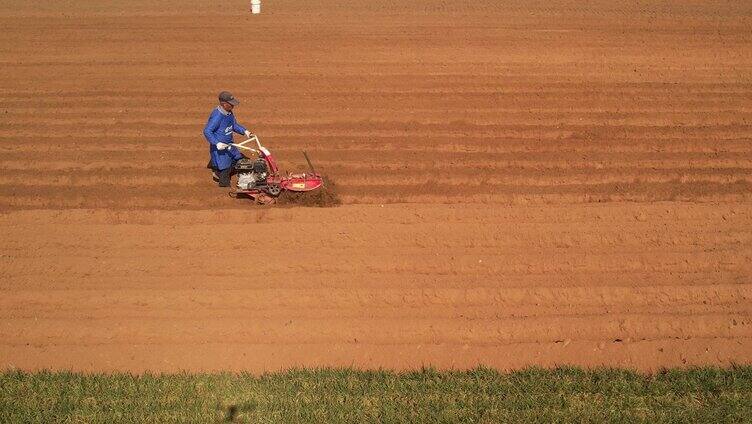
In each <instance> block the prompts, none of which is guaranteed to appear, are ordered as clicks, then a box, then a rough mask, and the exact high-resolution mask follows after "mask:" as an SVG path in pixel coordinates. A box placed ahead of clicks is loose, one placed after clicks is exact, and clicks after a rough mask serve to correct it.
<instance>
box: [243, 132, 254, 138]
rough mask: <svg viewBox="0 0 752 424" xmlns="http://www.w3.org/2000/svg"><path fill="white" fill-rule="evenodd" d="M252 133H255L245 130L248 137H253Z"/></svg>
mask: <svg viewBox="0 0 752 424" xmlns="http://www.w3.org/2000/svg"><path fill="white" fill-rule="evenodd" d="M252 135H253V133H252V132H250V131H248V130H245V137H246V138H251V136H252Z"/></svg>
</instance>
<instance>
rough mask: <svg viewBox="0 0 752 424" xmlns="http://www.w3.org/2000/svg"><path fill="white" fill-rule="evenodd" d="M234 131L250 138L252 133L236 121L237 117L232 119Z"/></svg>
mask: <svg viewBox="0 0 752 424" xmlns="http://www.w3.org/2000/svg"><path fill="white" fill-rule="evenodd" d="M232 130H233V131H235V132H236V133H238V134H243V135H245V136H246V137H250V136H251V135H250V134H251V132H250V131H248V130H247V129H245V127H244V126H242V125H240V124H238V121H237V120H236V119H235V116H233V117H232Z"/></svg>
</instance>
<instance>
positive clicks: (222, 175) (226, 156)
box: [204, 91, 251, 187]
mask: <svg viewBox="0 0 752 424" xmlns="http://www.w3.org/2000/svg"><path fill="white" fill-rule="evenodd" d="M238 103H240V102H238V100H237V99H236V98H235V97H233V95H232V94H230V92H228V91H223V92H221V93H219V106H217V107H216V109H214V110H213V111H212V113H211V115H209V121H208V122H207V123H206V127H204V137H206V141H208V142H209V164H207V165H206V167H207V168H209V169H211V170H212V177H213V178H214V181H217V182H219V186H220V187H229V186H230V176H231V174H232V167H233V165H235V162H237V161H238V160H240V159H242V158H243V155H242V154H240V152H239V151H238V148H237V147H235V146H233V144H232V133H233V132H236V133H238V134H244V135H245V136H246V137H250V136H251V132H250V131H248V130H247V129H245V128H244V127H243V126H241V125H240V124H238V123H237V121H235V115H234V114H233V113H232V109H233V108H234V107H235V106H237V105H238Z"/></svg>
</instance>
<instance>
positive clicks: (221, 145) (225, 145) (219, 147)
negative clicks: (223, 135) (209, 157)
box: [217, 141, 230, 150]
mask: <svg viewBox="0 0 752 424" xmlns="http://www.w3.org/2000/svg"><path fill="white" fill-rule="evenodd" d="M228 147H230V145H229V144H226V143H222V142H221V141H220V142H219V143H217V150H225V149H227V148H228Z"/></svg>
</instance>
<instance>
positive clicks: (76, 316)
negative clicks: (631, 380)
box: [0, 0, 752, 372]
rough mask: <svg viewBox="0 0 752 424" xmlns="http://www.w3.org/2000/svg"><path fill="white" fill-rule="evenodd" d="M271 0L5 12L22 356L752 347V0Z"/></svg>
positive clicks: (1, 262)
mask: <svg viewBox="0 0 752 424" xmlns="http://www.w3.org/2000/svg"><path fill="white" fill-rule="evenodd" d="M268 3H269V4H266V3H265V4H264V5H263V13H262V14H261V15H259V16H251V15H250V13H248V12H247V8H248V4H247V2H242V1H231V2H223V3H221V5H220V4H218V5H209V4H207V3H206V2H198V1H192V0H191V1H181V2H177V1H167V2H145V1H142V0H135V1H129V2H127V4H120V3H112V4H110V3H108V2H94V1H88V0H87V1H80V2H75V3H72V4H68V3H59V2H58V3H55V4H50V5H30V4H27V2H21V1H17V0H12V1H10V2H5V3H3V4H2V5H0V24H2V25H3V28H4V32H3V34H4V35H3V37H2V39H0V52H2V54H0V60H1V61H2V66H0V151H1V152H2V155H0V224H1V225H2V237H0V294H1V296H0V367H2V368H11V367H20V368H24V369H40V368H52V369H75V370H104V371H111V370H130V371H144V370H156V371H172V370H179V369H187V370H218V369H227V370H250V371H255V372H258V371H262V370H270V369H278V368H285V367H290V366H298V365H305V366H326V365H341V366H348V365H354V366H358V367H387V368H400V369H401V368H413V367H420V366H422V365H435V366H439V367H469V366H474V365H477V364H486V365H490V366H494V367H499V368H517V367H522V366H526V365H534V364H535V365H544V366H553V365H558V364H578V365H587V366H592V365H609V366H628V367H634V368H637V369H641V370H656V369H658V368H660V367H665V366H682V365H699V364H730V363H748V362H750V360H752V341H751V340H752V339H751V337H752V292H751V290H752V285H750V277H751V276H752V267H751V266H750V264H751V263H752V230H751V229H752V225H751V224H752V124H750V122H751V119H752V53H751V52H752V36H751V35H750V33H749V31H748V28H749V27H750V24H752V6H750V5H748V4H746V3H744V2H737V3H733V4H720V5H719V4H710V2H706V3H708V4H703V3H701V2H694V3H687V2H678V1H676V2H667V3H666V2H664V3H662V4H661V5H653V6H650V5H638V4H636V3H631V2H630V3H627V2H613V1H595V2H588V5H587V7H585V6H581V5H579V4H575V3H571V2H565V1H561V0H556V1H547V2H535V1H533V2H529V1H526V2H511V3H510V2H496V1H478V2H473V3H472V4H461V3H458V2H454V3H452V2H442V1H438V0H436V1H422V2H402V1H379V2H365V1H361V0H357V1H354V2H349V3H348V4H347V5H346V8H345V6H344V5H343V4H342V3H341V2H333V1H324V0H314V1H309V2H303V3H304V4H301V2H295V1H291V0H285V1H275V2H268ZM502 3H503V4H502ZM225 89H226V90H231V91H232V92H233V93H234V94H235V95H236V97H238V98H239V99H240V101H241V105H240V106H239V107H238V108H237V109H236V114H237V116H238V118H239V121H240V122H241V123H242V124H245V125H246V126H248V127H249V128H250V129H251V130H252V131H254V132H255V133H257V134H258V135H259V136H260V137H261V139H262V141H263V142H264V144H265V145H266V146H267V147H269V148H270V149H271V150H272V152H273V153H274V154H275V155H276V156H277V160H278V162H279V163H280V164H281V166H282V168H283V169H287V170H290V171H304V170H306V169H307V167H308V165H307V164H306V163H305V161H304V159H303V156H302V154H301V153H300V152H301V151H303V150H305V151H307V152H308V153H309V155H310V156H311V159H312V161H313V163H314V165H315V166H316V170H317V171H319V172H321V173H323V174H325V175H327V176H329V177H331V178H332V179H333V180H334V181H336V193H337V199H338V200H340V201H341V203H342V204H341V205H339V206H337V207H332V208H309V207H303V205H298V204H290V202H287V203H288V204H286V205H278V206H272V207H270V206H264V207H259V206H256V205H253V204H251V203H250V202H244V201H240V200H237V199H232V198H230V197H229V196H228V195H227V192H226V190H224V189H220V188H217V187H215V186H213V185H212V183H211V180H210V176H209V175H208V172H207V170H206V169H205V168H204V165H205V163H206V156H207V146H206V142H205V141H204V140H203V137H202V135H201V131H202V128H203V124H204V123H205V121H206V119H207V117H208V114H209V112H210V111H211V108H212V107H214V104H215V96H216V93H217V92H219V91H221V90H225ZM314 203H316V202H314ZM333 203H335V202H331V204H330V203H327V204H326V205H327V206H330V205H332V204H333Z"/></svg>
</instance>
